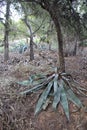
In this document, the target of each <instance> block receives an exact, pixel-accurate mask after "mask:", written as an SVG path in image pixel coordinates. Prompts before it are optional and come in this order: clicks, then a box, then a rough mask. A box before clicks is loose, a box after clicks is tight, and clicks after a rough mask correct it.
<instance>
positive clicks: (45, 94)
mask: <svg viewBox="0 0 87 130" xmlns="http://www.w3.org/2000/svg"><path fill="white" fill-rule="evenodd" d="M52 85H53V81H51V82H50V83H49V84H48V86H47V87H46V89H45V90H44V91H43V93H42V94H41V96H40V98H39V100H38V102H37V105H36V109H35V115H37V114H38V113H39V112H40V111H41V110H42V107H43V104H44V103H45V102H46V99H47V97H48V95H49V92H50V90H51V87H52Z"/></svg>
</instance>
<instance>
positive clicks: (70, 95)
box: [67, 89, 83, 107]
mask: <svg viewBox="0 0 87 130" xmlns="http://www.w3.org/2000/svg"><path fill="white" fill-rule="evenodd" d="M67 97H68V99H69V100H70V101H72V102H73V103H74V104H75V105H76V106H77V107H82V106H83V105H82V103H81V101H80V100H79V98H78V97H77V96H76V95H75V94H74V93H73V91H72V90H71V89H68V90H67Z"/></svg>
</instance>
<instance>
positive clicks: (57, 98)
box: [52, 76, 60, 110]
mask: <svg viewBox="0 0 87 130" xmlns="http://www.w3.org/2000/svg"><path fill="white" fill-rule="evenodd" d="M57 80H58V76H56V77H55V78H54V86H53V88H54V100H53V104H52V107H53V108H54V110H55V109H56V107H57V105H58V103H59V102H60V88H59V86H58V83H57Z"/></svg>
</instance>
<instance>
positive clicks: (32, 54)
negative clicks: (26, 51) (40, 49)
mask: <svg viewBox="0 0 87 130" xmlns="http://www.w3.org/2000/svg"><path fill="white" fill-rule="evenodd" d="M32 60H34V50H33V37H32V36H30V61H32Z"/></svg>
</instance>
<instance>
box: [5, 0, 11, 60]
mask: <svg viewBox="0 0 87 130" xmlns="http://www.w3.org/2000/svg"><path fill="white" fill-rule="evenodd" d="M9 16H10V1H9V0H7V5H6V20H5V25H4V26H5V33H4V61H7V60H9V43H8V36H9V30H10V29H9Z"/></svg>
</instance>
